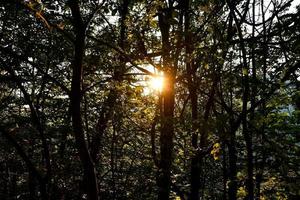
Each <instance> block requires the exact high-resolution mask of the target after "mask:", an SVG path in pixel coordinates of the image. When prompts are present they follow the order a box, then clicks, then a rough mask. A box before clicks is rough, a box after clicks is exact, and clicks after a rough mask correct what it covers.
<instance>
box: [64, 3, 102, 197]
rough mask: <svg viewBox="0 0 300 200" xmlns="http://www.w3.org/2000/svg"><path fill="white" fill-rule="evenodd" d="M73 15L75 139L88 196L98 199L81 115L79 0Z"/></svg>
mask: <svg viewBox="0 0 300 200" xmlns="http://www.w3.org/2000/svg"><path fill="white" fill-rule="evenodd" d="M69 6H70V8H71V12H72V16H73V26H74V28H75V37H76V38H75V54H74V61H73V64H72V70H73V72H72V82H71V97H70V98H71V114H72V126H73V132H74V135H75V141H76V145H77V149H78V152H79V157H80V160H81V163H82V166H83V173H84V180H85V185H86V188H87V198H88V199H89V200H97V199H98V184H97V177H96V172H95V167H94V163H93V161H92V158H91V156H90V153H89V150H88V147H87V144H86V141H85V134H84V130H83V122H82V116H81V83H82V71H83V57H84V51H85V25H84V22H83V20H82V17H81V13H80V10H79V5H78V1H76V0H72V1H69Z"/></svg>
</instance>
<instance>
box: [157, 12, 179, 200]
mask: <svg viewBox="0 0 300 200" xmlns="http://www.w3.org/2000/svg"><path fill="white" fill-rule="evenodd" d="M170 18H171V8H168V9H161V10H160V11H159V15H158V20H159V28H160V31H161V35H162V58H163V72H164V87H163V89H162V94H161V95H162V114H161V133H160V164H159V167H160V168H159V171H158V180H157V185H158V188H159V189H158V190H159V191H158V199H160V200H167V199H169V195H170V186H171V165H172V152H173V136H174V102H175V98H174V84H175V70H174V66H172V61H171V56H170V47H171V45H170V41H169V38H170V33H169V31H170V30H169V29H170V24H169V21H170V20H169V19H170Z"/></svg>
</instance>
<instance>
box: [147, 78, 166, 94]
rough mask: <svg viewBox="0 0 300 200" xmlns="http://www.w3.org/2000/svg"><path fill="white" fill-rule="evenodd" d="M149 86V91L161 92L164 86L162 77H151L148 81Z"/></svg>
mask: <svg viewBox="0 0 300 200" xmlns="http://www.w3.org/2000/svg"><path fill="white" fill-rule="evenodd" d="M149 86H150V88H151V89H153V90H156V91H159V92H161V91H162V88H163V86H164V77H163V76H155V77H151V78H150V80H149Z"/></svg>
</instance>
